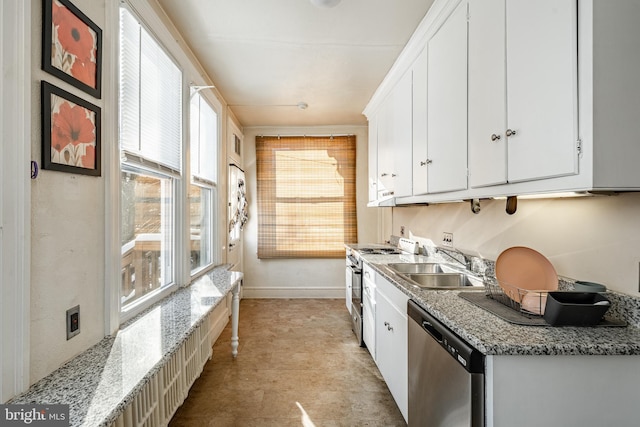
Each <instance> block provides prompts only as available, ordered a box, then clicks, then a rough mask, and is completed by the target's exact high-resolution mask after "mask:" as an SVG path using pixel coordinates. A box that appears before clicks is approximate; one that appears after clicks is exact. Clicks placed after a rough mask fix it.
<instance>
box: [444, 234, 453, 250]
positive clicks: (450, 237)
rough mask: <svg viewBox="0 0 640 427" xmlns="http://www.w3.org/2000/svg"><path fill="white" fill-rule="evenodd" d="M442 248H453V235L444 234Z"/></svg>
mask: <svg viewBox="0 0 640 427" xmlns="http://www.w3.org/2000/svg"><path fill="white" fill-rule="evenodd" d="M442 246H447V247H449V248H452V247H453V233H446V232H445V233H442Z"/></svg>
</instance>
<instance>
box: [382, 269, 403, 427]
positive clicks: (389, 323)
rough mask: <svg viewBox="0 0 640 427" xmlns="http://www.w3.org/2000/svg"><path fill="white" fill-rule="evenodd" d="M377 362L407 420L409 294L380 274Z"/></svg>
mask: <svg viewBox="0 0 640 427" xmlns="http://www.w3.org/2000/svg"><path fill="white" fill-rule="evenodd" d="M375 295H376V318H375V320H376V323H375V325H376V332H375V336H376V344H375V345H376V359H375V360H376V363H377V365H378V369H379V370H380V373H381V374H382V377H383V378H384V380H385V382H386V383H387V387H389V391H390V392H391V395H392V396H393V398H394V399H395V401H396V404H397V405H398V408H399V409H400V412H402V416H403V417H404V419H405V421H407V415H408V408H409V398H408V366H407V365H408V361H407V357H408V354H407V351H408V347H407V344H408V343H407V301H408V300H409V297H407V296H406V295H405V294H404V293H402V292H401V291H400V290H399V289H398V288H396V287H395V286H394V285H393V284H391V283H390V282H389V281H388V280H386V279H384V278H383V277H381V276H380V275H378V276H377V278H376V293H375Z"/></svg>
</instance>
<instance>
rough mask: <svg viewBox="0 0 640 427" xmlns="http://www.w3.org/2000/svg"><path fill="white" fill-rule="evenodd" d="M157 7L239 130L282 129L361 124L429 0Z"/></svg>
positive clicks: (171, 2) (163, 2) (205, 0)
mask: <svg viewBox="0 0 640 427" xmlns="http://www.w3.org/2000/svg"><path fill="white" fill-rule="evenodd" d="M157 2H158V3H159V4H160V6H161V7H162V8H163V9H164V10H165V12H166V13H167V15H168V16H169V18H170V19H171V20H172V21H173V23H174V25H175V26H176V28H177V29H178V31H180V33H181V34H182V36H183V37H184V39H185V41H186V42H187V44H188V45H189V46H190V48H191V50H192V51H193V52H194V53H195V55H196V57H197V58H198V60H199V61H200V63H201V65H202V66H203V67H204V69H205V70H206V72H207V74H208V75H209V77H211V79H212V80H213V82H214V84H215V85H216V88H217V89H218V91H219V92H220V93H221V94H222V96H223V97H224V98H225V100H226V102H227V103H228V104H229V105H230V108H231V110H232V111H233V112H234V114H235V115H236V117H237V118H238V120H239V121H240V124H241V125H242V126H279V127H282V126H322V125H362V124H365V123H366V119H365V117H364V116H363V115H362V111H363V110H364V108H365V106H366V105H367V103H368V102H369V99H370V98H371V96H372V95H373V93H374V92H375V90H376V88H377V87H378V85H379V84H380V83H381V82H382V79H383V78H384V76H385V75H386V74H387V72H388V71H389V69H390V68H391V66H392V65H393V63H394V61H395V59H396V58H397V56H398V54H399V53H400V52H401V51H402V49H403V47H404V45H405V44H406V42H407V41H408V40H409V38H410V37H411V34H412V33H413V32H414V30H415V29H416V27H417V26H418V24H419V23H420V21H421V20H422V18H423V17H424V15H425V14H426V12H427V10H428V9H429V7H430V6H431V4H432V3H433V0H342V1H341V2H340V3H339V4H338V5H337V6H335V7H332V8H321V7H317V6H315V5H313V4H312V3H311V2H310V0H235V1H234V0H180V1H176V0H157ZM301 102H303V103H306V104H308V107H307V108H306V109H301V108H299V107H298V104H299V103H301Z"/></svg>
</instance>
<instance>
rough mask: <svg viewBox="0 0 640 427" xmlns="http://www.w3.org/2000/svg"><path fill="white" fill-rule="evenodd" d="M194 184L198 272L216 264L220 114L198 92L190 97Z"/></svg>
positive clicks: (193, 258) (193, 257) (193, 254)
mask: <svg viewBox="0 0 640 427" xmlns="http://www.w3.org/2000/svg"><path fill="white" fill-rule="evenodd" d="M189 114H190V121H191V125H190V126H191V129H190V143H191V185H190V187H189V209H190V216H189V217H190V246H191V247H190V264H191V273H192V274H194V273H197V272H198V271H201V270H203V269H204V268H206V267H207V266H210V265H211V264H213V260H214V253H213V248H214V244H213V242H214V228H215V227H214V224H215V222H214V221H213V212H214V205H213V201H214V200H215V199H216V197H215V194H216V182H217V173H218V171H217V167H216V166H217V164H218V156H217V147H218V115H217V114H216V112H215V111H214V109H213V108H212V107H211V106H210V105H209V104H208V103H207V102H206V100H205V99H204V98H203V97H202V95H200V93H198V92H195V91H194V92H192V94H191V106H190V111H189Z"/></svg>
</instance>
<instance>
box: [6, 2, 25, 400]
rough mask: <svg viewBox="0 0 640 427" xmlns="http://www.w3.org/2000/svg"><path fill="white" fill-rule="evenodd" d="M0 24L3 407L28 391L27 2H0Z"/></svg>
mask: <svg viewBox="0 0 640 427" xmlns="http://www.w3.org/2000/svg"><path fill="white" fill-rule="evenodd" d="M0 21H1V22H2V26H1V27H0V28H2V41H0V43H1V45H0V49H1V50H0V52H1V53H0V68H1V69H2V75H1V77H0V88H1V89H2V91H1V92H2V94H3V95H2V96H3V99H2V104H1V106H0V124H1V126H0V129H1V130H2V140H0V151H1V152H2V156H0V167H1V168H0V171H1V172H0V173H2V177H0V245H1V246H0V294H1V295H2V298H0V301H1V302H0V313H1V314H2V315H1V316H0V333H1V335H0V336H1V337H2V339H1V340H0V355H1V357H0V360H1V361H2V370H0V379H1V381H0V382H1V385H2V388H0V402H5V401H7V400H8V399H9V398H11V397H12V396H14V395H16V394H18V393H20V392H22V391H24V390H26V389H27V388H28V386H29V358H30V355H29V347H30V299H29V290H30V265H31V257H30V254H31V244H30V242H31V182H30V171H29V168H30V159H31V2H30V1H23V0H3V1H2V2H0ZM3 183H6V184H3ZM3 372H4V373H5V374H6V373H9V375H3ZM11 374H13V375H11Z"/></svg>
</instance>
